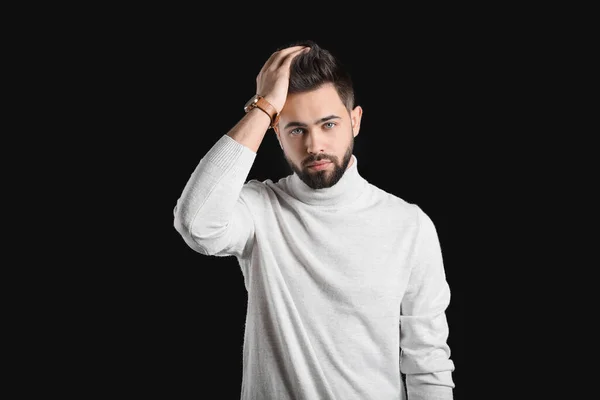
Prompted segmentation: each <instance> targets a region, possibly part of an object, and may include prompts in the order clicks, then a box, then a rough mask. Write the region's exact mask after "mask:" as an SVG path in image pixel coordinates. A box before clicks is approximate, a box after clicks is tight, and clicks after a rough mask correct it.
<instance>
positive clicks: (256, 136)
mask: <svg viewBox="0 0 600 400" xmlns="http://www.w3.org/2000/svg"><path fill="white" fill-rule="evenodd" d="M270 124H271V118H270V117H269V116H268V115H267V114H266V113H265V112H264V111H262V110H260V109H258V108H254V109H252V110H250V111H249V112H248V113H247V114H246V115H244V117H243V118H242V119H241V120H240V121H239V122H238V123H237V124H236V125H235V126H234V127H233V128H232V129H231V130H230V131H229V132H227V135H228V136H229V137H231V138H232V139H233V140H235V141H236V142H238V143H241V144H243V145H244V146H246V147H247V148H249V149H250V150H252V151H253V152H254V153H257V152H258V148H259V147H260V145H261V143H262V141H263V139H264V137H265V134H266V133H267V130H268V129H269V125H270Z"/></svg>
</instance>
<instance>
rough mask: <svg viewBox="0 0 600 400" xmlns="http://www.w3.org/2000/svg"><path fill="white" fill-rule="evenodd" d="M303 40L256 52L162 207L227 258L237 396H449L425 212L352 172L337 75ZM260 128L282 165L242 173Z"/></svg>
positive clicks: (345, 91)
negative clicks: (238, 105) (246, 97)
mask: <svg viewBox="0 0 600 400" xmlns="http://www.w3.org/2000/svg"><path fill="white" fill-rule="evenodd" d="M306 44H307V45H294V46H289V47H285V48H283V49H281V50H278V51H276V52H275V53H273V54H272V55H271V57H270V58H269V59H268V60H267V61H266V63H265V64H264V66H263V67H262V69H261V71H260V73H259V74H258V76H257V80H256V82H257V91H256V93H257V94H258V95H259V96H254V97H253V98H251V99H250V101H248V103H247V104H246V107H245V110H246V113H245V114H244V116H243V117H242V118H241V119H240V121H239V122H238V123H237V124H236V125H235V126H234V127H233V128H232V129H231V130H230V131H229V132H227V134H224V135H223V136H222V137H221V138H220V139H219V140H218V141H217V142H216V143H215V144H214V145H213V147H212V148H211V149H210V150H209V151H208V152H207V154H205V155H204V157H203V158H202V159H201V160H200V162H199V164H198V166H197V167H196V169H195V171H194V172H193V174H192V175H191V176H190V178H189V181H188V183H187V184H186V186H185V188H184V189H183V193H182V195H181V197H180V198H179V199H178V201H177V205H176V207H175V210H174V225H175V228H176V229H177V230H178V232H179V233H180V234H181V235H182V237H183V239H184V240H185V242H186V243H187V244H188V245H189V246H190V247H191V248H192V249H194V250H196V251H197V252H198V253H200V254H203V255H207V256H235V257H237V259H238V261H239V264H240V267H241V270H242V273H243V276H244V282H245V286H246V289H247V291H248V308H247V316H246V326H245V329H246V331H245V335H244V351H243V362H244V364H243V378H242V393H241V399H242V400H287V399H301V400H333V399H336V400H392V399H393V400H398V399H406V398H408V399H409V400H416V399H420V400H429V399H452V396H453V388H454V383H453V380H452V371H453V370H454V364H453V361H452V360H451V359H450V349H449V346H448V345H447V337H448V334H449V332H448V324H447V320H446V315H445V312H446V308H447V306H448V305H449V301H450V290H449V287H448V284H447V281H446V278H445V272H444V267H443V261H442V255H441V248H440V244H439V241H438V236H437V233H436V230H435V227H434V224H433V223H432V221H431V219H430V218H429V217H428V216H427V215H426V214H425V213H424V212H423V211H422V210H421V209H420V208H419V207H418V206H417V205H414V204H410V203H408V202H406V201H404V200H402V199H400V198H398V197H396V196H394V195H392V194H390V193H387V192H385V191H383V190H382V189H379V188H377V187H376V186H374V185H372V184H370V183H369V182H368V181H367V180H366V179H364V178H363V177H362V176H361V175H360V174H359V172H358V160H357V158H356V156H354V155H353V143H354V138H355V137H356V135H358V133H359V129H360V122H361V116H362V108H361V107H360V106H355V105H354V92H353V86H352V82H351V79H350V76H349V75H348V74H347V73H346V72H345V71H344V70H343V69H342V68H341V67H340V66H339V63H338V61H337V60H336V59H335V58H334V57H333V56H332V55H331V53H330V52H328V51H326V50H325V49H323V48H320V47H319V46H318V45H317V44H316V43H313V42H306ZM269 128H273V130H274V132H275V134H276V135H277V140H278V141H279V144H280V146H281V149H282V150H283V155H284V157H285V159H286V160H287V162H288V164H289V166H290V168H291V170H292V171H293V173H292V174H290V175H288V176H286V177H285V178H282V179H280V180H279V181H278V182H272V181H271V180H270V179H268V180H265V181H263V182H260V181H258V180H250V181H248V182H246V178H247V176H248V173H249V171H250V168H251V167H252V165H253V162H254V159H255V157H256V154H257V151H258V149H259V146H260V144H261V142H262V140H263V138H264V135H265V134H266V132H268V130H269ZM401 374H405V380H403V379H402V375H401ZM407 396H408V397H407Z"/></svg>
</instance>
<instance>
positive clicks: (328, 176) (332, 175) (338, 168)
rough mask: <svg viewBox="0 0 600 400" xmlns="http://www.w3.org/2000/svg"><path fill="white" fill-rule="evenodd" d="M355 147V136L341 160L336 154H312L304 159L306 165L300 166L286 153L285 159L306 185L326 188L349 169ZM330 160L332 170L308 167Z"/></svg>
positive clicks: (314, 187) (313, 187)
mask: <svg viewBox="0 0 600 400" xmlns="http://www.w3.org/2000/svg"><path fill="white" fill-rule="evenodd" d="M353 149H354V137H353V138H352V140H351V141H350V145H348V148H347V149H346V153H345V154H344V158H343V159H342V160H341V162H340V160H339V159H338V157H335V156H328V155H311V156H310V157H308V158H307V159H306V160H304V167H302V168H298V167H297V166H296V165H295V164H294V163H293V162H292V161H291V160H290V159H289V158H288V157H287V155H285V152H284V157H285V160H286V161H287V163H288V165H289V166H290V168H291V169H292V171H294V173H295V174H296V175H298V177H299V178H300V179H301V180H302V182H304V183H306V185H307V186H308V187H310V188H312V189H325V188H328V187H331V186H333V185H335V184H336V183H337V182H338V181H339V180H340V179H342V176H344V173H345V172H346V169H348V164H349V163H350V160H351V159H352V151H353ZM322 160H328V161H331V164H332V167H333V169H332V170H330V168H331V167H329V166H328V167H327V169H324V170H320V171H313V170H311V169H309V168H308V165H309V164H312V163H314V162H317V161H322Z"/></svg>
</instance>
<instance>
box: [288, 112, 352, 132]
mask: <svg viewBox="0 0 600 400" xmlns="http://www.w3.org/2000/svg"><path fill="white" fill-rule="evenodd" d="M332 119H341V117H338V116H337V115H333V114H332V115H328V116H326V117H323V118H321V119H318V120H316V121H315V123H314V125H316V124H321V123H323V122H327V121H329V120H332ZM294 126H299V127H301V128H308V125H306V124H305V123H304V122H298V121H291V122H288V123H287V124H286V125H285V127H284V128H283V129H284V130H285V129H287V128H290V127H294Z"/></svg>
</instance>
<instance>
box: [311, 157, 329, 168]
mask: <svg viewBox="0 0 600 400" xmlns="http://www.w3.org/2000/svg"><path fill="white" fill-rule="evenodd" d="M319 161H330V162H332V163H334V164H335V160H334V159H333V158H331V157H328V156H323V157H315V158H309V159H306V160H305V161H304V166H305V167H307V166H308V165H309V164H312V163H315V162H319Z"/></svg>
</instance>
